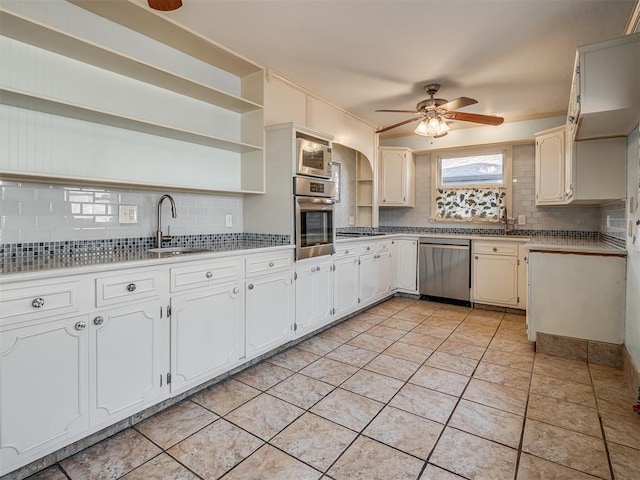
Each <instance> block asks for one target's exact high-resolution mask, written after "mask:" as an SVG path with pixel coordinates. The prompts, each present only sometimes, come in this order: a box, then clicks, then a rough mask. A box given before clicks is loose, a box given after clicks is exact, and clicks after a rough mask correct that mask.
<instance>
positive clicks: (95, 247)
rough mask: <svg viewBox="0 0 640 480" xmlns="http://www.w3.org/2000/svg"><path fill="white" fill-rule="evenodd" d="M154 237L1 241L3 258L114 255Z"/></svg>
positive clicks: (189, 239)
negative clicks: (24, 241) (26, 241)
mask: <svg viewBox="0 0 640 480" xmlns="http://www.w3.org/2000/svg"><path fill="white" fill-rule="evenodd" d="M290 241H291V239H290V236H289V235H279V234H264V233H212V234H204V235H180V236H175V237H173V239H172V240H171V241H170V242H166V243H164V244H163V246H164V247H215V248H217V247H226V246H242V245H244V244H256V243H257V244H261V245H265V246H278V245H289V244H290ZM155 246H156V245H155V238H154V237H132V238H114V239H102V240H67V241H61V242H34V243H6V244H0V259H8V258H18V257H52V256H65V255H112V254H120V253H126V252H130V251H133V250H146V249H149V248H153V247H155Z"/></svg>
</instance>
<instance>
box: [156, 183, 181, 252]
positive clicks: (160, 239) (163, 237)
mask: <svg viewBox="0 0 640 480" xmlns="http://www.w3.org/2000/svg"><path fill="white" fill-rule="evenodd" d="M166 198H168V199H169V202H170V203H171V216H172V217H173V218H176V217H177V216H178V212H176V202H175V201H174V200H173V197H172V196H171V195H168V194H165V195H162V196H161V197H160V200H158V231H157V232H156V246H157V247H158V248H161V247H162V242H168V241H169V240H171V235H163V234H162V202H163V201H164V200H165V199H166Z"/></svg>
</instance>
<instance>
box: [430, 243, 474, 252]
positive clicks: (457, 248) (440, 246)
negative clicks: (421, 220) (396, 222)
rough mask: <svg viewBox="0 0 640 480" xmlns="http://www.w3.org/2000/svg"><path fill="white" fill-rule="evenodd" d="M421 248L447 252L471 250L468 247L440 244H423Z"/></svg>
mask: <svg viewBox="0 0 640 480" xmlns="http://www.w3.org/2000/svg"><path fill="white" fill-rule="evenodd" d="M420 248H442V249H447V250H469V246H468V245H444V244H439V243H421V244H420Z"/></svg>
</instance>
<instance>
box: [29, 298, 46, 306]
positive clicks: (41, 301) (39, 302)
mask: <svg viewBox="0 0 640 480" xmlns="http://www.w3.org/2000/svg"><path fill="white" fill-rule="evenodd" d="M31 306H32V307H33V308H40V307H44V298H42V297H38V298H34V299H33V302H31Z"/></svg>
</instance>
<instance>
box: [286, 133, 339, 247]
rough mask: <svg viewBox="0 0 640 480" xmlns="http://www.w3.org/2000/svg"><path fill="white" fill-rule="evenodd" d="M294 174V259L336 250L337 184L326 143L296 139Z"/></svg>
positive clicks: (329, 150) (309, 139) (328, 147)
mask: <svg viewBox="0 0 640 480" xmlns="http://www.w3.org/2000/svg"><path fill="white" fill-rule="evenodd" d="M297 147H298V155H297V162H296V163H297V169H296V172H297V175H296V176H295V177H293V198H294V207H295V225H294V226H295V238H296V259H297V260H301V259H303V258H310V257H317V256H320V255H331V254H332V253H333V252H334V251H335V248H334V247H335V236H336V235H335V228H334V209H335V195H336V185H335V183H334V182H333V181H332V180H331V147H330V145H329V144H328V142H323V141H322V140H315V139H311V138H306V137H305V138H298V141H297Z"/></svg>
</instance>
